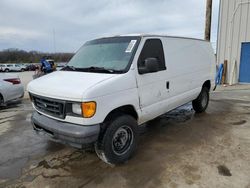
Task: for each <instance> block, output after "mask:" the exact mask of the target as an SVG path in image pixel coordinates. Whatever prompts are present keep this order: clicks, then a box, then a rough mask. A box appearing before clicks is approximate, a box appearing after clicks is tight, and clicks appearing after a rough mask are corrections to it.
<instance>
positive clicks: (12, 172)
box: [0, 157, 28, 179]
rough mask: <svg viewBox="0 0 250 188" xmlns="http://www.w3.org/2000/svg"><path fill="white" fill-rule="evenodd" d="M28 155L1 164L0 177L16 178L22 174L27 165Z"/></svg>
mask: <svg viewBox="0 0 250 188" xmlns="http://www.w3.org/2000/svg"><path fill="white" fill-rule="evenodd" d="M27 162H28V157H24V158H18V159H13V160H10V161H8V162H6V163H4V164H1V166H0V179H16V178H18V177H20V176H21V173H22V168H23V167H25V166H26V163H27Z"/></svg>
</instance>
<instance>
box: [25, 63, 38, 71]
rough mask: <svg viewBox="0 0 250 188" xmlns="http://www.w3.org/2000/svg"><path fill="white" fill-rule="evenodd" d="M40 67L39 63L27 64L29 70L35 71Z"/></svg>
mask: <svg viewBox="0 0 250 188" xmlns="http://www.w3.org/2000/svg"><path fill="white" fill-rule="evenodd" d="M38 67H39V65H38V63H34V64H32V63H30V64H28V65H27V67H26V69H27V71H35V70H36V69H38Z"/></svg>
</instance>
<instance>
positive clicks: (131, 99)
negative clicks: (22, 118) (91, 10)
mask: <svg viewBox="0 0 250 188" xmlns="http://www.w3.org/2000/svg"><path fill="white" fill-rule="evenodd" d="M215 69H216V68H215V56H214V53H213V49H212V47H211V44H210V43H209V42H206V41H203V40H198V39H191V38H181V37H170V36H158V35H127V36H115V37H109V38H100V39H96V40H92V41H89V42H87V43H85V44H84V45H83V46H82V47H81V48H80V50H79V51H78V52H77V53H76V54H75V55H74V57H73V58H72V59H71V60H70V62H69V63H68V64H67V66H66V67H64V68H63V69H62V70H61V71H57V72H54V73H51V74H48V75H46V76H43V77H41V78H38V79H36V80H34V81H32V82H30V84H29V85H28V91H29V94H30V97H31V100H32V103H33V107H34V108H35V112H34V113H33V115H32V123H33V127H34V129H35V130H36V132H37V133H42V134H44V133H45V134H46V135H49V136H50V137H51V138H52V139H54V140H56V141H58V140H59V141H61V142H63V143H67V144H70V145H72V146H75V147H80V148H82V147H83V146H85V145H86V144H95V149H96V153H97V154H98V156H99V157H100V158H101V159H102V160H104V161H105V162H107V163H112V164H117V163H122V162H124V161H126V160H128V159H129V158H130V157H131V156H132V155H133V153H134V152H135V149H136V145H137V142H138V131H137V130H138V126H140V125H141V124H143V123H145V122H147V121H149V120H152V119H154V118H156V117H157V116H160V115H161V114H164V113H166V112H168V111H170V110H172V109H174V108H177V107H179V106H181V105H183V104H185V103H188V102H190V101H192V104H193V108H194V110H195V111H196V112H197V113H201V112H204V111H205V110H206V108H207V106H208V102H209V92H210V91H211V88H213V86H214V77H215Z"/></svg>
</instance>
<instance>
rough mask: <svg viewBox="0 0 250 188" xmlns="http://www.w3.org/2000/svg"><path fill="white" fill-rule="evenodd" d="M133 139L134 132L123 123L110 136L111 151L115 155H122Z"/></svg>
mask: <svg viewBox="0 0 250 188" xmlns="http://www.w3.org/2000/svg"><path fill="white" fill-rule="evenodd" d="M133 139H134V134H133V131H132V129H131V128H130V127H129V126H127V125H124V126H122V127H120V128H119V129H117V131H116V132H115V134H114V136H113V138H112V149H113V152H114V153H115V154H116V155H123V154H124V153H126V152H127V151H128V150H129V149H130V147H131V145H132V143H133Z"/></svg>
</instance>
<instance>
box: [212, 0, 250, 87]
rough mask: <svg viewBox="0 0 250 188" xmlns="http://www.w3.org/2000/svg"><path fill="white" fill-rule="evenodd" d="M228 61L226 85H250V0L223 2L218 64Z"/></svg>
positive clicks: (226, 0) (220, 16) (220, 15)
mask: <svg viewBox="0 0 250 188" xmlns="http://www.w3.org/2000/svg"><path fill="white" fill-rule="evenodd" d="M225 60H227V61H228V68H227V76H226V83H230V84H235V83H238V82H242V83H250V0H221V1H220V13H219V29H218V42H217V63H218V64H221V63H224V61H225Z"/></svg>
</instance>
